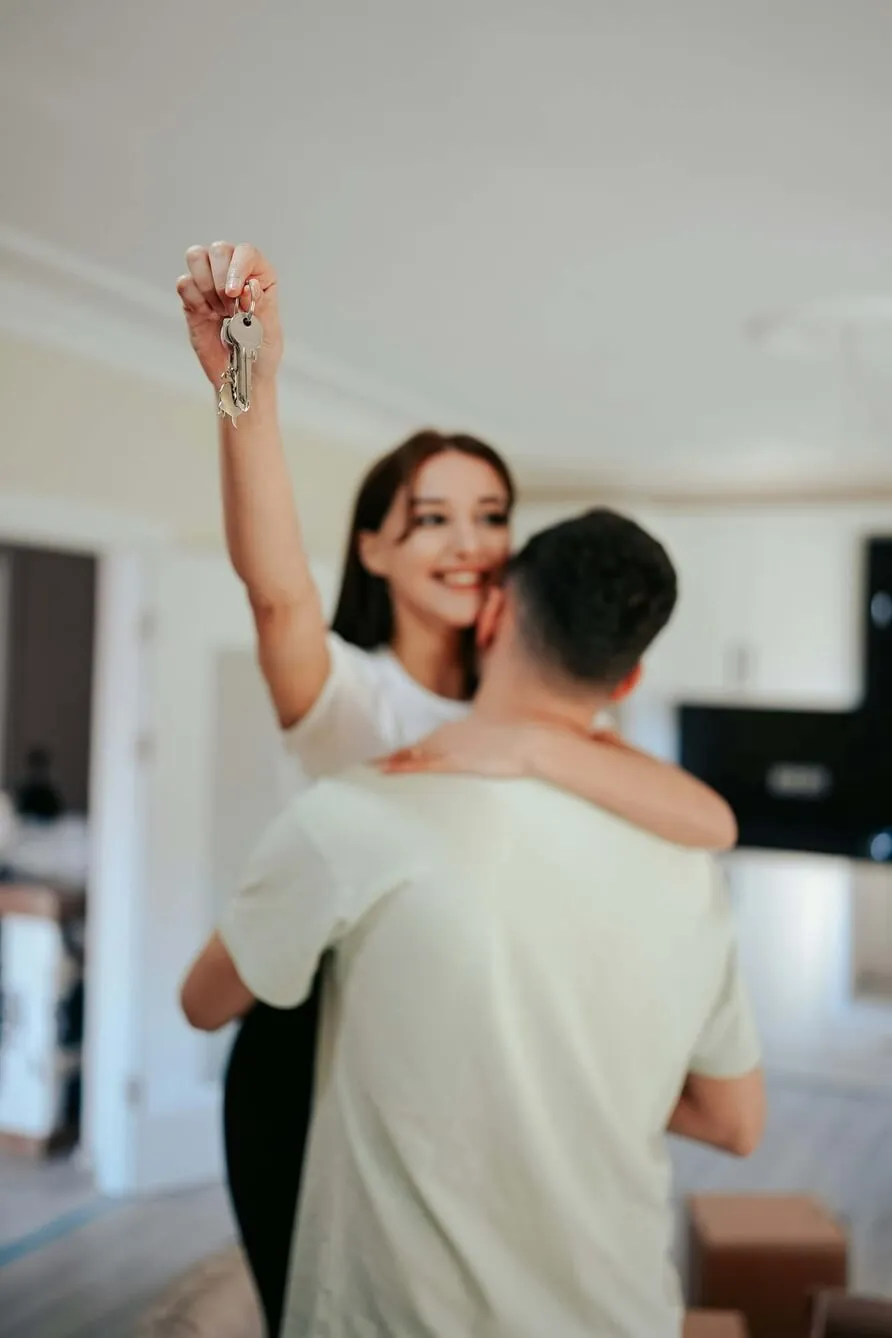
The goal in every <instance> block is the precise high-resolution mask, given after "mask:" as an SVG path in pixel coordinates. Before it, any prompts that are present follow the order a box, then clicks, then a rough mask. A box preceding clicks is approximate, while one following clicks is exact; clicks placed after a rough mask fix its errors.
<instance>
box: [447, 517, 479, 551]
mask: <svg viewBox="0 0 892 1338" xmlns="http://www.w3.org/2000/svg"><path fill="white" fill-rule="evenodd" d="M453 543H454V545H455V552H456V555H457V556H458V557H471V556H473V555H474V554H475V553H478V552H479V551H480V547H481V544H480V530H479V527H478V526H477V525H475V524H474V522H473V521H472V520H469V521H458V522H457V524H456V526H455V533H454V537H453Z"/></svg>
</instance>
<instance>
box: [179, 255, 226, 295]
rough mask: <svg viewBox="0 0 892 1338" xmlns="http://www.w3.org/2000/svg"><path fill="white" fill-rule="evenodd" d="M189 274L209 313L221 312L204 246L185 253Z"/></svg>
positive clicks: (209, 261)
mask: <svg viewBox="0 0 892 1338" xmlns="http://www.w3.org/2000/svg"><path fill="white" fill-rule="evenodd" d="M186 264H187V265H188V267H189V273H190V274H191V275H192V279H193V281H194V283H195V286H196V288H198V290H199V292H200V293H201V295H202V297H203V298H204V300H205V302H206V303H207V305H208V307H209V308H210V309H211V311H220V310H222V306H221V302H220V296H219V294H218V293H217V288H216V285H215V283H214V275H213V271H212V269H211V258H210V255H209V254H208V249H207V247H206V246H190V247H189V250H188V251H187V252H186Z"/></svg>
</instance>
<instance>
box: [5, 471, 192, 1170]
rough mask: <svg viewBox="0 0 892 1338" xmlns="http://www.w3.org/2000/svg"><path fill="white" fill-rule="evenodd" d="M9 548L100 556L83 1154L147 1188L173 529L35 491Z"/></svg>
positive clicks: (14, 522) (9, 504) (18, 507)
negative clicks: (151, 638) (145, 1109)
mask: <svg viewBox="0 0 892 1338" xmlns="http://www.w3.org/2000/svg"><path fill="white" fill-rule="evenodd" d="M0 542H4V543H11V544H26V545H28V544H30V545H34V546H36V547H42V548H56V549H60V550H62V551H69V552H78V553H87V554H89V555H91V556H92V557H95V558H96V562H97V590H96V625H95V631H94V654H93V689H92V703H91V732H90V749H91V755H90V802H89V809H90V811H89V821H90V828H89V831H90V837H89V864H88V871H87V883H88V889H89V895H88V901H87V921H86V956H87V960H88V962H89V968H88V969H89V973H90V978H89V988H88V989H87V991H86V1014H85V1018H84V1037H83V1060H82V1100H83V1105H82V1114H81V1140H80V1154H81V1156H82V1158H83V1160H84V1162H85V1164H86V1165H87V1166H88V1168H89V1170H90V1172H91V1174H92V1175H93V1177H94V1180H95V1184H96V1187H97V1189H98V1190H99V1191H100V1193H103V1194H108V1195H122V1194H126V1193H129V1192H132V1190H133V1189H134V1188H135V1187H136V1179H137V1175H136V1173H137V1167H136V1163H135V1154H136V1144H135V1114H136V1110H137V1107H138V1104H139V1095H140V1094H139V1084H138V1079H137V1076H136V1073H135V1069H134V1065H135V1063H136V1060H137V1058H138V1052H137V1043H138V1037H137V1032H136V1026H135V1023H136V1019H135V1017H134V1015H133V1014H134V997H133V990H132V988H131V982H132V979H133V970H134V968H135V961H136V955H135V947H136V943H137V938H138V932H139V925H138V916H139V908H140V905H141V899H140V882H139V880H140V877H141V874H142V869H143V866H144V860H143V810H144V804H143V793H142V791H143V779H142V770H143V768H142V761H143V757H142V745H143V738H142V727H143V713H144V709H145V693H144V684H143V678H144V663H145V656H144V654H143V642H144V639H145V636H146V633H147V628H146V624H145V604H144V590H143V584H142V580H143V573H144V570H145V565H146V563H145V559H146V558H147V557H149V556H151V554H152V553H157V552H158V551H159V550H161V549H163V548H168V547H170V546H172V544H173V535H172V531H171V529H170V527H168V526H166V525H163V524H160V523H158V524H155V523H152V522H147V521H146V520H145V519H144V518H143V517H133V516H128V515H127V514H126V513H121V512H119V511H115V510H112V509H109V508H103V507H96V506H94V505H91V504H88V503H84V502H77V501H72V500H69V499H60V498H55V497H43V496H40V495H37V494H29V493H10V492H7V493H5V494H4V495H3V496H2V497H0Z"/></svg>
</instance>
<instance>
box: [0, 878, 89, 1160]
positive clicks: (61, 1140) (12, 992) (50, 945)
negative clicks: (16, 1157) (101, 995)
mask: <svg viewBox="0 0 892 1338" xmlns="http://www.w3.org/2000/svg"><path fill="white" fill-rule="evenodd" d="M84 909H85V898H84V893H83V892H82V891H80V890H74V889H71V888H66V887H61V886H54V885H51V884H43V883H26V882H17V883H2V882H0V1150H3V1151H10V1152H19V1153H26V1154H31V1155H40V1154H42V1153H45V1152H47V1151H50V1150H53V1149H55V1148H56V1147H60V1146H66V1145H68V1146H70V1145H71V1144H72V1143H73V1142H74V1141H75V1140H76V1138H77V1134H78V1126H79V1116H80V1070H81V1044H82V1037H83V929H84Z"/></svg>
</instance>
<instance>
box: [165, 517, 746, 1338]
mask: <svg viewBox="0 0 892 1338" xmlns="http://www.w3.org/2000/svg"><path fill="white" fill-rule="evenodd" d="M674 602H675V573H674V571H673V569H672V565H671V563H670V561H669V559H668V557H667V556H666V554H665V552H664V551H663V549H662V548H661V547H660V546H659V544H657V543H656V542H655V540H653V539H652V538H651V537H650V536H649V535H647V534H645V533H644V531H642V530H641V529H640V528H639V527H638V526H637V525H635V524H634V523H633V522H632V521H630V520H627V519H625V518H624V517H621V516H618V515H616V514H614V513H612V512H610V511H606V510H598V511H592V512H589V513H588V514H586V515H583V516H580V517H578V518H576V519H574V520H571V521H567V522H565V523H563V524H561V525H556V526H554V527H553V528H551V529H549V530H546V531H544V532H543V533H541V534H539V535H537V536H536V537H535V538H534V539H532V540H531V541H530V542H529V543H528V544H527V546H526V547H525V548H524V549H523V551H522V552H521V553H520V554H519V555H518V556H517V557H515V558H514V559H513V560H512V562H511V564H510V566H509V569H508V571H507V574H506V579H505V583H504V586H503V588H502V589H501V590H499V591H494V592H493V593H492V595H491V596H490V599H489V601H488V604H487V606H486V609H485V611H484V615H483V617H482V618H481V622H480V642H481V651H482V653H483V654H482V672H481V686H480V690H479V693H478V696H477V698H476V701H475V703H474V708H473V713H472V717H471V720H472V723H473V722H477V723H478V725H479V727H480V728H481V729H483V728H485V726H486V723H487V722H488V721H516V722H521V721H525V722H530V723H534V724H539V725H541V726H542V727H543V728H549V729H553V730H573V731H578V732H585V731H586V730H587V728H588V727H589V724H590V722H591V720H592V719H593V717H594V716H595V714H596V713H597V712H598V711H599V710H600V709H602V708H604V707H605V706H606V705H607V704H608V703H609V702H610V701H611V700H612V701H616V700H618V699H619V698H620V697H622V696H623V695H624V694H625V693H626V692H628V691H629V690H631V688H632V687H634V685H635V683H636V682H637V679H638V676H639V674H640V661H641V657H642V655H643V653H644V652H645V650H646V649H647V647H648V645H649V644H650V642H651V641H652V640H653V638H654V637H655V636H656V635H657V633H658V632H659V631H660V630H661V629H662V627H663V626H664V625H665V623H666V621H667V620H668V618H669V615H670V613H671V611H672V607H673V605H674ZM328 949H331V950H333V959H332V966H331V970H330V971H329V972H328V980H327V992H326V997H325V1000H324V1006H323V1018H322V1039H321V1045H320V1069H319V1077H318V1082H317V1088H316V1109H315V1112H314V1121H313V1129H312V1132H311V1138H310V1148H309V1159H308V1168H307V1173H306V1178H305V1183H304V1189H303V1194H302V1199H301V1206H300V1219H299V1229H298V1233H297V1243H296V1248H295V1254H294V1259H293V1267H292V1280H291V1290H290V1297H289V1305H288V1313H287V1316H286V1321H285V1326H284V1333H285V1334H286V1335H289V1336H293V1338H297V1336H298V1335H301V1338H303V1336H304V1335H320V1336H321V1335H323V1334H325V1335H332V1336H333V1338H334V1336H337V1338H365V1336H366V1335H368V1336H374V1338H415V1335H432V1336H435V1338H467V1336H468V1335H471V1334H477V1333H481V1334H482V1333H486V1334H487V1335H491V1336H492V1338H545V1336H546V1335H548V1338H550V1336H551V1335H555V1338H558V1336H559V1338H583V1335H585V1338H591V1336H592V1335H612V1336H614V1338H670V1336H671V1338H676V1335H678V1334H679V1333H680V1322H681V1321H680V1315H681V1307H680V1303H679V1299H678V1288H677V1284H676V1281H675V1279H674V1276H673V1273H672V1269H671V1266H670V1262H669V1249H670V1241H671V1225H672V1220H671V1211H670V1184H669V1178H670V1173H669V1164H668V1158H667V1152H666V1147H665V1139H664V1138H663V1134H664V1131H665V1130H666V1128H667V1127H668V1128H670V1129H672V1130H674V1131H675V1132H677V1133H680V1134H684V1135H687V1136H690V1137H694V1138H698V1139H701V1140H704V1141H706V1142H711V1143H713V1144H715V1145H717V1146H719V1147H723V1148H725V1149H727V1150H729V1151H732V1152H737V1153H741V1154H743V1153H746V1152H749V1151H750V1150H751V1149H752V1148H753V1147H754V1146H755V1144H756V1142H757V1141H758V1138H759V1136H760V1133H761V1127H762V1120H763V1113H762V1112H763V1094H762V1083H761V1075H760V1073H759V1070H758V1046H757V1041H756V1037H755V1033H754V1028H753V1023H752V1020H751V1014H750V1010H749V1006H748V1003H747V1000H746V997H745V992H744V988H743V984H742V982H741V979H740V974H739V969H738V965H737V958H736V952H735V947H734V939H733V931H732V925H731V918H730V912H729V908H728V905H727V902H726V899H725V896H724V893H723V891H722V889H721V886H720V884H719V880H718V878H717V876H716V871H715V868H714V866H713V863H712V861H711V860H710V858H709V857H708V856H706V855H704V854H701V853H699V852H693V851H690V850H682V849H680V848H677V847H674V846H671V845H668V844H667V843H665V842H662V841H660V840H658V839H657V838H655V837H653V836H650V835H648V834H646V833H644V832H642V831H640V830H638V829H637V828H633V827H631V826H629V825H627V824H625V823H623V822H622V821H620V820H619V819H616V818H614V817H612V816H610V815H608V814H606V813H603V812H601V811H600V810H597V809H595V808H593V807H591V806H589V805H587V804H585V803H583V802H582V801H581V800H579V799H577V798H575V797H573V796H570V795H567V794H563V793H562V792H560V791H558V790H556V789H553V788H551V787H549V786H546V785H543V784H541V783H539V782H536V781H532V780H530V781H526V780H524V781H500V780H496V779H492V780H490V779H482V778H477V777H475V778H471V777H460V776H437V775H427V776H407V777H400V778H394V777H386V776H382V775H379V774H378V773H376V772H374V771H372V770H368V769H357V770H356V771H354V772H352V773H349V774H347V775H345V776H343V777H340V778H337V779H334V780H330V781H324V782H322V783H320V784H318V785H317V786H316V787H315V788H314V789H312V790H311V791H309V792H307V793H305V794H303V795H301V796H300V797H299V798H298V799H296V800H295V801H294V802H293V803H292V805H291V807H290V808H289V809H288V810H287V811H286V812H285V814H284V815H283V816H282V817H281V818H280V819H279V820H278V821H277V822H276V823H275V824H274V826H273V828H272V829H271V830H270V832H269V834H268V835H267V837H266V839H265V840H264V842H263V843H262V845H261V847H260V849H259V850H258V852H257V854H256V855H255V858H254V861H253V865H252V868H251V870H250V873H249V876H248V878H247V880H246V883H245V886H244V889H243V891H242V892H241V893H240V894H239V895H238V896H237V897H236V899H235V900H234V901H233V903H232V905H231V906H230V908H229V911H228V913H227V915H226V918H225V920H224V922H223V925H222V927H221V930H220V934H219V935H218V936H216V937H215V938H214V939H212V940H211V943H210V944H209V945H208V947H207V948H206V949H205V952H204V953H203V954H202V956H201V958H199V960H198V962H197V963H196V965H195V966H194V967H193V969H192V972H191V974H190V976H189V978H188V979H187V981H186V984H185V986H184V989H183V1006H184V1008H185V1010H186V1013H187V1016H188V1017H189V1018H190V1020H191V1021H192V1022H193V1024H194V1025H196V1026H200V1027H205V1028H215V1027H218V1026H221V1025H222V1024H223V1023H225V1022H227V1021H229V1020H230V1019H231V1018H232V1017H234V1016H235V1015H237V1014H238V1013H240V1012H242V1011H244V1009H245V1008H247V1007H248V1006H249V1005H250V1003H251V1002H252V1000H253V999H254V998H255V997H256V998H260V999H263V1000H265V1001H266V1002H267V1003H270V1004H273V1005H276V1006H281V1007H290V1006H293V1005H295V1004H297V1003H298V1002H300V1001H301V1000H302V999H303V998H304V996H305V995H306V993H307V992H308V990H309V988H310V984H311V981H312V979H313V974H314V972H315V970H316V966H317V964H318V962H319V959H320V956H321V955H322V954H323V953H324V952H325V951H326V950H328ZM281 1062H282V1063H283V1064H287V1063H288V1055H287V1054H283V1055H282V1057H281Z"/></svg>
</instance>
